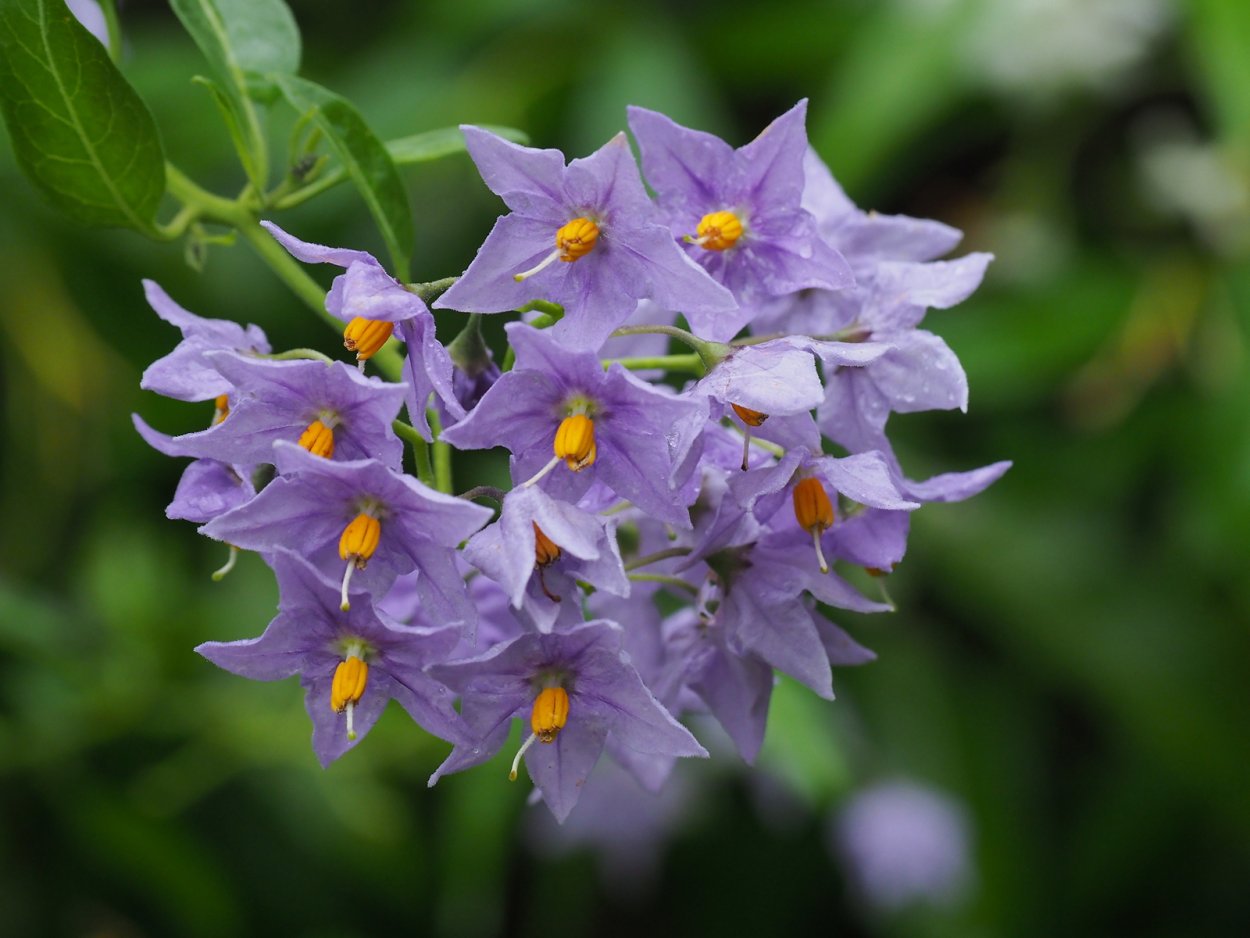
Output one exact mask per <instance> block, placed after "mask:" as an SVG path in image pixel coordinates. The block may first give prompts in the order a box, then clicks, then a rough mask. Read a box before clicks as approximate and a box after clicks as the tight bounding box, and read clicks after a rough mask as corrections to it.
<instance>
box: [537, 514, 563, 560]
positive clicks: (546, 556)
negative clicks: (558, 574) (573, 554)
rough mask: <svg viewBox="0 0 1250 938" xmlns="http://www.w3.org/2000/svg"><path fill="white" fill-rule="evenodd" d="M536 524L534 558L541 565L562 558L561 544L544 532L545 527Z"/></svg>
mask: <svg viewBox="0 0 1250 938" xmlns="http://www.w3.org/2000/svg"><path fill="white" fill-rule="evenodd" d="M530 523H531V524H533V525H534V559H535V562H536V563H537V564H538V565H539V566H540V567H545V566H547V565H548V564H552V563H555V562H556V561H557V560H559V559H560V546H559V545H558V544H556V542H555V541H553V540H552V539H551V538H549V537H548V536H547V535H546V534H544V533H543V529H542V528H540V527H539V526H538V525H537V524H536V523H534V522H530Z"/></svg>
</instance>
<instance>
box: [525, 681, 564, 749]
mask: <svg viewBox="0 0 1250 938" xmlns="http://www.w3.org/2000/svg"><path fill="white" fill-rule="evenodd" d="M568 720H569V694H568V691H566V690H565V689H564V688H563V687H545V688H543V690H542V691H541V692H540V693H539V695H538V697H537V699H535V701H534V710H533V712H532V713H531V714H530V727H531V729H533V730H534V735H535V736H537V737H538V741H539V742H540V743H554V742H555V741H556V735H557V734H558V733H559V732H560V730H562V729H564V724H565V723H567V722H568Z"/></svg>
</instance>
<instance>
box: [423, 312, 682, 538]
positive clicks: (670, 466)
mask: <svg viewBox="0 0 1250 938" xmlns="http://www.w3.org/2000/svg"><path fill="white" fill-rule="evenodd" d="M507 331H508V338H509V340H510V341H511V343H512V347H513V348H514V349H515V350H516V367H515V368H514V369H513V370H512V371H509V372H508V373H507V374H505V375H503V377H501V378H500V379H499V380H498V381H497V382H495V385H494V386H493V387H492V388H491V389H490V390H489V391H487V392H486V394H485V396H484V397H483V398H482V400H481V402H480V403H479V404H478V406H477V407H476V408H474V410H473V412H472V413H470V414H469V416H468V417H466V418H465V419H464V420H463V421H461V422H460V423H458V424H456V425H455V426H454V427H450V428H448V429H447V430H446V431H444V433H443V439H445V440H446V441H447V442H449V443H451V444H452V445H453V446H455V447H458V448H461V449H484V448H487V447H491V446H506V447H507V448H508V449H509V450H510V451H511V452H512V454H513V467H512V476H513V478H516V479H528V480H531V482H532V479H533V477H534V476H535V475H536V474H537V473H539V472H543V471H549V474H548V475H547V476H546V477H545V479H544V481H543V484H544V487H545V488H547V489H548V491H551V492H552V493H553V494H554V495H556V496H557V497H559V498H561V499H563V500H565V501H569V502H577V501H579V500H580V498H581V496H582V495H583V494H585V493H586V491H587V490H588V489H589V488H590V486H591V484H592V483H593V482H595V481H596V480H597V481H599V482H602V483H603V484H605V485H606V486H607V487H609V488H610V489H611V490H612V491H614V492H615V493H616V494H617V495H618V496H620V497H621V498H623V499H626V500H628V501H630V502H633V503H634V504H635V505H637V506H638V507H639V508H641V509H642V510H643V511H646V512H649V513H651V514H653V515H655V516H656V517H659V518H663V519H664V520H667V521H671V522H673V523H674V524H685V523H686V510H685V508H684V506H683V503H682V502H681V499H680V497H679V495H678V493H676V492H675V491H674V486H675V485H678V484H680V483H681V482H683V481H684V480H685V476H684V475H683V476H681V478H676V479H675V476H678V475H680V474H681V473H683V472H688V471H689V469H691V468H692V466H691V465H690V464H689V463H688V460H687V457H688V456H690V454H691V450H692V448H693V447H694V444H695V442H696V440H697V439H698V437H699V434H700V433H701V432H702V430H703V427H704V425H705V424H706V421H707V404H706V402H705V400H703V399H689V398H683V397H677V396H676V395H674V394H672V393H670V392H668V391H667V390H663V389H659V388H655V387H652V386H651V385H649V384H647V383H646V382H644V381H640V380H639V379H637V378H635V377H634V376H633V375H631V374H630V373H629V372H628V371H626V370H625V369H624V368H622V367H620V366H619V365H613V366H612V368H611V369H609V370H608V371H607V373H605V372H604V370H603V366H602V365H601V364H600V362H599V359H598V358H597V357H596V356H595V355H593V354H591V353H589V352H570V351H568V350H566V349H564V348H563V347H561V346H560V345H558V344H556V342H555V341H554V340H553V339H552V337H550V336H548V335H547V334H546V331H545V330H544V331H539V330H537V329H533V328H531V327H529V326H526V325H523V324H522V323H509V324H508V326H507ZM553 454H554V458H553ZM559 460H563V461H564V462H565V463H566V465H567V468H566V466H560V465H559V464H558V461H559ZM552 469H554V471H553V472H552V471H550V470H552Z"/></svg>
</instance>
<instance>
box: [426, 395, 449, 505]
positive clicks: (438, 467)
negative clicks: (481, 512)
mask: <svg viewBox="0 0 1250 938" xmlns="http://www.w3.org/2000/svg"><path fill="white" fill-rule="evenodd" d="M425 414H426V419H428V420H429V421H430V429H431V430H432V431H433V434H434V487H435V488H436V489H438V490H439V491H440V492H442V493H443V494H444V495H451V494H452V487H451V446H449V445H448V444H447V443H444V442H443V441H442V440H440V439H439V437H440V436H442V435H443V424H442V421H440V420H439V419H438V414H437V413H436V412H435V410H434V408H432V407H431V408H430V409H429V410H427V411H426V412H425Z"/></svg>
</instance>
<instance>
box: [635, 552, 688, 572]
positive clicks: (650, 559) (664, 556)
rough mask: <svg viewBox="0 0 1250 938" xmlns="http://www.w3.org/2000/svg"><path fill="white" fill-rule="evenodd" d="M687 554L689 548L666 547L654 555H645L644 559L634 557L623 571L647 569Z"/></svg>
mask: <svg viewBox="0 0 1250 938" xmlns="http://www.w3.org/2000/svg"><path fill="white" fill-rule="evenodd" d="M689 553H690V548H689V547H666V548H665V549H664V550H657V551H656V552H655V553H654V554H647V555H646V556H645V557H635V558H634V559H633V560H631V561H629V563H627V564H625V569H626V570H637V569H638V568H639V567H647V566H650V565H651V564H653V563H659V562H660V561H661V560H668V559H669V558H671V557H685V556H686V555H687V554H689Z"/></svg>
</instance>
